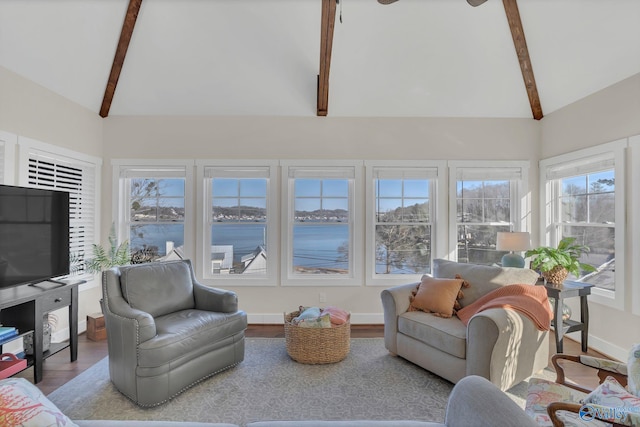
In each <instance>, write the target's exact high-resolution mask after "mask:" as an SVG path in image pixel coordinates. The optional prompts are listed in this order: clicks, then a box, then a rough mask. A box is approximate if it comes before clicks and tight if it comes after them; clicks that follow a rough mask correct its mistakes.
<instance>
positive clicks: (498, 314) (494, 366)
mask: <svg viewBox="0 0 640 427" xmlns="http://www.w3.org/2000/svg"><path fill="white" fill-rule="evenodd" d="M467 355H473V357H467V375H479V376H482V377H484V378H488V379H489V380H490V381H491V382H492V383H493V384H495V385H496V386H498V387H499V388H500V389H501V390H507V389H508V388H510V387H511V386H512V385H514V384H515V383H516V382H519V381H522V380H523V379H525V378H527V377H529V376H531V375H532V374H533V373H535V372H537V371H538V370H540V369H543V368H544V366H546V364H547V363H548V358H549V343H548V332H547V331H540V330H538V329H537V328H536V326H535V324H534V323H533V321H532V320H531V319H529V318H528V317H527V316H526V315H524V314H522V313H520V312H518V311H515V310H509V309H504V308H492V309H488V310H484V311H481V312H479V313H477V314H475V315H474V316H473V317H472V318H471V320H469V324H468V325H467Z"/></svg>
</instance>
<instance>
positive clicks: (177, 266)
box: [102, 260, 247, 406]
mask: <svg viewBox="0 0 640 427" xmlns="http://www.w3.org/2000/svg"><path fill="white" fill-rule="evenodd" d="M102 292H103V310H104V316H105V322H106V328H107V345H108V351H109V374H110V377H111V381H112V382H113V384H114V385H115V386H116V388H117V389H118V390H119V391H120V392H121V393H122V394H124V395H125V396H127V397H129V398H130V399H131V400H133V401H134V402H135V403H137V404H138V405H140V406H155V405H159V404H161V403H163V402H165V401H167V400H168V399H171V398H172V397H174V396H175V395H177V394H178V393H181V392H182V391H184V390H185V389H187V388H188V387H190V386H192V385H194V384H196V383H197V382H199V381H201V380H203V379H205V378H207V377H209V376H211V375H214V374H216V373H218V372H220V371H222V370H225V369H227V368H230V367H232V366H235V365H236V364H238V363H240V362H241V361H242V360H243V359H244V331H245V329H246V328H247V315H246V314H245V313H244V312H243V311H240V310H238V298H237V296H236V294H235V293H234V292H231V291H226V290H222V289H216V288H212V287H208V286H204V285H202V284H200V283H198V282H197V281H196V278H195V275H194V273H193V267H192V266H191V262H190V261H189V260H179V261H168V262H153V263H148V264H137V265H130V266H123V267H114V268H111V269H109V270H106V271H104V272H103V273H102Z"/></svg>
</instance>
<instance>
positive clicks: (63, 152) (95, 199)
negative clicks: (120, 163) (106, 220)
mask: <svg viewBox="0 0 640 427" xmlns="http://www.w3.org/2000/svg"><path fill="white" fill-rule="evenodd" d="M17 141H18V170H19V175H18V185H22V186H28V187H34V188H49V189H64V186H63V185H59V184H58V183H54V185H53V186H51V185H38V184H37V183H35V184H30V181H32V179H31V177H30V167H29V162H30V159H32V158H33V159H44V160H47V161H51V162H52V163H55V164H56V165H62V166H68V167H73V168H77V169H81V170H82V171H83V174H85V175H84V176H85V177H86V182H87V184H88V187H87V188H86V190H85V191H83V193H82V195H81V197H80V199H81V200H82V206H81V207H80V209H78V210H77V211H76V212H75V214H76V215H80V216H81V218H77V219H75V220H74V219H73V218H72V219H71V224H70V225H71V226H72V227H73V226H76V227H77V226H81V227H83V228H84V233H83V235H84V236H86V239H85V240H84V241H82V242H74V241H73V238H72V241H71V242H70V244H71V245H75V246H78V245H79V244H80V246H79V247H80V248H81V250H82V251H84V253H85V256H86V255H87V254H88V255H91V254H92V253H93V249H92V245H93V244H94V243H98V242H99V240H100V232H99V230H100V178H101V176H102V174H101V169H102V159H100V158H97V157H93V156H90V155H87V154H83V153H78V152H76V151H73V150H69V149H66V148H62V147H58V146H56V145H52V144H47V143H44V142H41V141H37V140H35V139H31V138H26V137H21V136H18V138H17ZM83 182H84V181H83ZM70 249H72V248H70ZM72 275H73V274H71V275H70V276H72ZM73 277H74V278H77V279H83V280H87V281H88V282H87V283H84V284H82V285H80V290H84V289H90V288H94V287H97V286H99V283H98V282H97V281H94V280H92V279H93V277H94V276H93V275H92V274H90V273H82V274H81V273H78V274H75V275H73Z"/></svg>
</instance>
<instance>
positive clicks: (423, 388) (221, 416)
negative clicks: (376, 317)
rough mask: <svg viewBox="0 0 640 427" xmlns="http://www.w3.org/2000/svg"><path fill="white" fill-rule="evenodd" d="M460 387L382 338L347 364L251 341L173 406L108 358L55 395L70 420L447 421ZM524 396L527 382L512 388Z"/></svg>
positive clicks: (357, 348)
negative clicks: (113, 378) (137, 389)
mask: <svg viewBox="0 0 640 427" xmlns="http://www.w3.org/2000/svg"><path fill="white" fill-rule="evenodd" d="M452 388H453V384H451V383H450V382H448V381H446V380H443V379H442V378H440V377H438V376H436V375H433V374H431V373H429V372H427V371H425V370H424V369H422V368H420V367H418V366H416V365H413V364H412V363H410V362H407V361H405V360H404V359H402V358H399V357H393V356H391V355H390V354H389V353H388V352H387V350H386V349H385V348H384V342H383V340H382V339H381V338H357V339H352V340H351V351H350V353H349V355H348V356H347V358H346V359H344V360H343V361H341V362H338V363H334V364H329V365H305V364H300V363H297V362H294V361H293V360H291V359H290V358H289V356H288V355H287V352H286V348H285V343H284V339H271V338H247V339H246V350H245V360H244V361H243V362H242V363H240V364H239V365H238V366H236V367H234V368H232V369H229V370H227V371H225V372H222V373H220V374H218V375H215V376H213V377H211V378H209V379H207V380H205V381H203V382H201V383H199V384H197V385H196V386H194V387H192V388H190V389H188V390H187V391H185V392H184V393H182V394H180V395H179V396H177V397H176V398H174V399H172V400H171V401H169V402H168V403H166V404H164V405H161V406H159V407H156V408H151V409H142V408H140V407H138V406H137V405H135V404H134V403H133V402H131V401H130V400H129V399H127V398H126V397H124V396H123V395H122V394H120V393H119V392H118V391H117V390H116V389H115V387H114V386H113V385H112V384H111V382H110V380H109V369H108V361H107V358H105V359H103V360H101V361H100V362H98V363H97V364H96V365H94V366H92V367H91V368H89V369H88V370H86V371H85V372H83V373H82V374H80V375H79V376H78V377H76V378H74V379H73V380H71V381H69V382H68V383H66V384H65V385H63V386H62V387H60V388H59V389H57V390H55V391H54V392H52V393H51V394H49V396H48V397H49V399H51V400H52V401H53V402H54V403H55V404H56V405H57V406H58V407H59V408H60V409H61V410H62V411H63V412H64V413H65V414H66V415H68V416H69V417H70V418H71V419H106V420H109V419H120V420H169V421H206V422H227V423H233V424H239V425H243V424H245V423H248V422H252V421H258V420H303V419H324V420H353V419H378V420H402V419H413V420H424V421H437V422H442V421H443V420H444V414H445V408H446V404H447V397H448V396H449V393H450V392H451V389H452ZM510 392H511V394H512V395H513V397H514V399H515V400H517V401H518V403H520V404H521V406H523V400H522V399H521V397H522V396H524V393H525V392H526V384H525V383H521V384H518V385H516V386H515V387H514V388H513V389H511V390H510Z"/></svg>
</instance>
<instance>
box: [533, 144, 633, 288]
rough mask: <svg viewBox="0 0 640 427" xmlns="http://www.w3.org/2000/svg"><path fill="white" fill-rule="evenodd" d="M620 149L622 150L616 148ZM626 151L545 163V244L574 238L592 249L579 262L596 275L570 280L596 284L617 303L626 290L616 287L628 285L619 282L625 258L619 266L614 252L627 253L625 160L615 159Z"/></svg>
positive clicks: (605, 149) (610, 147)
mask: <svg viewBox="0 0 640 427" xmlns="http://www.w3.org/2000/svg"><path fill="white" fill-rule="evenodd" d="M618 145H620V147H621V148H616V147H617V146H618ZM623 145H624V144H622V143H619V144H616V143H611V144H606V145H604V146H601V147H598V148H594V149H589V150H582V151H580V152H576V153H571V154H568V155H564V156H559V157H556V158H553V159H547V160H543V161H542V162H541V168H542V170H541V177H542V179H544V182H543V183H542V184H541V188H543V193H544V196H545V198H544V200H546V209H545V215H544V218H545V230H546V236H545V237H546V239H545V240H546V242H547V244H548V245H550V246H555V245H557V244H558V242H559V241H560V240H561V239H562V238H564V237H575V238H576V243H578V244H582V245H586V246H588V247H589V248H590V251H589V252H588V253H585V254H583V255H582V257H581V259H580V261H581V262H584V263H587V264H591V265H592V266H594V267H596V268H597V271H596V272H591V273H587V272H581V274H580V275H579V277H573V276H571V277H570V278H569V279H570V280H578V281H581V282H586V283H592V284H593V285H595V286H596V288H598V289H599V291H600V295H601V296H603V295H608V296H609V298H611V299H613V300H615V299H616V294H619V293H621V292H622V288H623V286H620V287H619V288H620V289H618V287H617V286H616V283H624V282H623V281H620V276H619V275H620V274H622V272H623V271H624V267H623V266H621V265H620V264H621V263H623V260H622V259H621V257H619V258H618V260H617V264H618V265H617V266H616V252H617V251H619V252H620V253H622V251H621V249H619V248H621V247H624V246H620V245H621V242H620V240H621V239H623V233H622V234H621V229H622V227H623V226H624V219H623V218H624V204H623V202H622V200H620V199H622V195H623V194H624V189H623V188H624V182H623V181H624V173H623V167H624V160H621V159H622V157H620V158H617V156H622V152H623V150H624V148H623ZM617 151H620V154H617ZM621 186H622V188H621ZM620 211H622V212H620ZM616 267H617V268H616ZM618 291H620V292H618ZM594 293H595V292H594Z"/></svg>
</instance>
